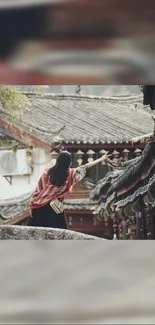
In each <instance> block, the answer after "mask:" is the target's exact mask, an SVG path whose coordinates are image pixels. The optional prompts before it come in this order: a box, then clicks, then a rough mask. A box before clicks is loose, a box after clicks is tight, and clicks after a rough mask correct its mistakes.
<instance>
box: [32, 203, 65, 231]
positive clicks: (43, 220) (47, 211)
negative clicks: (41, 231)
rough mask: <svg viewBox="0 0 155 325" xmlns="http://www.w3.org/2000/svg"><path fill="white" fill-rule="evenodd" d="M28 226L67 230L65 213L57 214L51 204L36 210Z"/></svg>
mask: <svg viewBox="0 0 155 325" xmlns="http://www.w3.org/2000/svg"><path fill="white" fill-rule="evenodd" d="M27 226H32V227H49V228H59V229H67V224H66V220H65V215H64V213H60V214H57V213H55V211H54V210H53V209H52V208H51V206H50V205H49V204H47V205H45V206H44V207H42V208H39V209H34V210H33V211H32V217H30V218H29V220H28V223H27Z"/></svg>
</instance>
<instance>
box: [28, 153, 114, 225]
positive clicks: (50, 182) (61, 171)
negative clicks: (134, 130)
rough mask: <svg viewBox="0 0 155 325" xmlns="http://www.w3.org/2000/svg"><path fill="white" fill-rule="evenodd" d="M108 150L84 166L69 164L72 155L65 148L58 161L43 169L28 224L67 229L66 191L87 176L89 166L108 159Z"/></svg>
mask: <svg viewBox="0 0 155 325" xmlns="http://www.w3.org/2000/svg"><path fill="white" fill-rule="evenodd" d="M107 154H108V153H105V155H104V156H103V157H101V158H99V159H96V160H94V161H92V162H90V163H87V164H85V165H83V166H80V167H77V168H70V165H71V155H70V153H69V152H67V151H62V152H61V153H60V154H59V156H58V158H57V162H56V165H55V166H54V167H52V168H50V169H49V170H45V171H44V173H43V175H42V176H41V178H40V180H39V182H38V185H37V188H36V190H35V192H34V193H33V197H32V200H31V202H30V210H31V217H30V219H29V221H28V226H35V227H51V228H61V229H67V223H66V220H65V215H64V211H63V204H62V200H63V198H64V195H65V194H66V193H68V192H71V190H72V187H73V186H74V185H75V184H76V183H78V182H80V181H81V180H82V179H83V178H84V177H85V176H86V173H87V170H88V168H91V167H93V166H95V165H97V164H99V163H100V162H102V161H103V160H106V159H107V157H108V155H107Z"/></svg>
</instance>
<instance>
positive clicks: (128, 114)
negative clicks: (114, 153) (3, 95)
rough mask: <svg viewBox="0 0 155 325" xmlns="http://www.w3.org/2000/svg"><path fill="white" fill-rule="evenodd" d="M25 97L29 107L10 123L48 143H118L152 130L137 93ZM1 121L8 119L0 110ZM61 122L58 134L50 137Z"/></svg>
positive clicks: (147, 114)
mask: <svg viewBox="0 0 155 325" xmlns="http://www.w3.org/2000/svg"><path fill="white" fill-rule="evenodd" d="M28 97H29V101H30V104H31V108H30V110H29V111H26V110H25V112H24V114H23V116H22V120H18V119H16V121H15V122H14V124H15V125H16V126H17V127H19V128H21V129H23V130H25V131H28V132H29V134H31V135H32V136H35V137H37V138H38V139H40V140H41V141H44V142H46V143H48V144H51V143H53V142H59V141H60V142H61V141H62V142H70V143H71V142H73V143H74V142H82V143H94V142H100V143H113V142H114V141H115V142H116V143H121V142H125V141H130V140H131V138H133V137H136V136H139V135H143V134H147V133H150V132H151V131H152V120H151V115H152V114H153V113H152V112H151V111H148V110H147V109H143V106H142V97H141V95H140V96H129V97H125V96H124V97H118V98H114V97H113V98H105V97H104V98H103V97H93V96H75V95H74V96H73V95H69V96H67V95H66V96H65V95H45V96H44V97H41V96H38V95H32V94H29V95H28ZM137 103H138V106H137V107H135V106H136V104H137ZM1 120H4V121H8V122H9V121H10V119H9V117H8V115H6V114H5V112H3V113H1ZM63 125H65V128H64V130H63V131H62V132H61V133H60V135H59V136H58V137H55V136H53V134H52V133H53V132H56V131H57V130H59V129H60V128H61V127H62V126H63ZM2 131H3V132H9V130H2Z"/></svg>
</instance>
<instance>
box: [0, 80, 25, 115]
mask: <svg viewBox="0 0 155 325" xmlns="http://www.w3.org/2000/svg"><path fill="white" fill-rule="evenodd" d="M0 102H1V103H2V106H3V108H4V109H6V110H8V111H10V113H11V115H12V116H13V117H17V116H19V115H21V114H22V112H23V109H24V108H26V107H27V106H28V98H27V97H26V96H25V95H24V94H22V93H21V92H20V90H18V88H17V87H16V86H0Z"/></svg>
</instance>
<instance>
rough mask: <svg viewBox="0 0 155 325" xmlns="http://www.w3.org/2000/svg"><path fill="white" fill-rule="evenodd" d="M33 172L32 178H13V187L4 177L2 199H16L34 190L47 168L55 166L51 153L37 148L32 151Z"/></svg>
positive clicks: (0, 190)
mask: <svg viewBox="0 0 155 325" xmlns="http://www.w3.org/2000/svg"><path fill="white" fill-rule="evenodd" d="M32 157H33V172H32V174H31V175H30V176H24V175H23V176H12V185H10V184H9V182H7V180H6V179H5V178H3V177H1V178H2V179H3V182H2V181H1V178H0V198H2V197H4V198H5V197H14V196H18V195H21V194H24V193H27V192H29V191H31V190H33V189H34V188H35V186H36V184H37V181H38V180H39V178H40V176H41V174H42V173H43V171H44V170H45V169H46V168H49V167H51V166H53V165H54V160H52V156H51V154H50V152H49V151H46V150H44V149H40V148H35V149H33V151H32Z"/></svg>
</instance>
